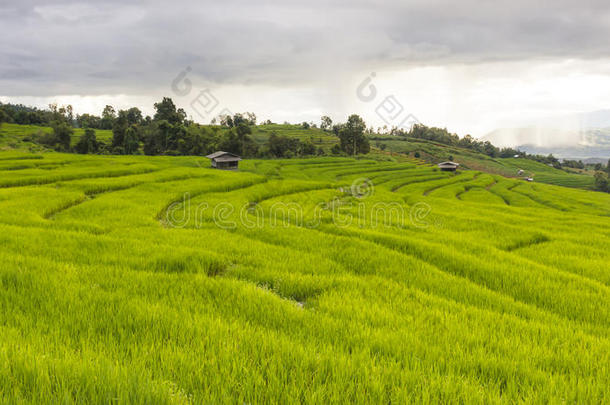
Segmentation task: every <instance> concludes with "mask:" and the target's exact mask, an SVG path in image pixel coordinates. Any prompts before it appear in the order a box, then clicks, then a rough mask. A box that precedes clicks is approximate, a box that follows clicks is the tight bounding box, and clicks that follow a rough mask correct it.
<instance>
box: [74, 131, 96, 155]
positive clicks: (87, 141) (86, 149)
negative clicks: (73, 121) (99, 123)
mask: <svg viewBox="0 0 610 405" xmlns="http://www.w3.org/2000/svg"><path fill="white" fill-rule="evenodd" d="M98 148H99V145H98V143H97V139H96V137H95V131H94V130H93V129H91V128H87V129H85V133H84V134H83V136H81V137H80V139H79V141H78V143H77V144H76V146H75V147H74V149H76V151H77V152H78V153H83V154H84V153H96V152H97V151H98Z"/></svg>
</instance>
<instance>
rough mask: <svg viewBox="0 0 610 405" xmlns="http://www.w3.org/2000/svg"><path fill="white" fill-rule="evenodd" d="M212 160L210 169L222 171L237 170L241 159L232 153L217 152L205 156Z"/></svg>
mask: <svg viewBox="0 0 610 405" xmlns="http://www.w3.org/2000/svg"><path fill="white" fill-rule="evenodd" d="M206 157H207V158H208V159H211V160H212V167H214V168H216V169H224V170H237V167H238V165H239V161H240V160H241V158H240V157H239V156H237V155H236V154H234V153H230V152H223V151H218V152H214V153H212V154H211V155H207V156H206Z"/></svg>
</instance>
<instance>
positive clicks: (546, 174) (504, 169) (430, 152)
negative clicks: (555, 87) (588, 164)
mask: <svg viewBox="0 0 610 405" xmlns="http://www.w3.org/2000/svg"><path fill="white" fill-rule="evenodd" d="M217 128H219V129H220V131H224V130H226V129H222V128H220V127H217ZM251 129H252V138H253V139H254V140H255V142H256V143H257V144H258V145H259V146H262V145H264V144H265V143H266V142H267V141H268V139H269V136H270V135H271V134H272V133H275V134H277V135H281V136H287V137H293V138H298V139H300V140H301V141H308V140H310V141H312V142H313V144H314V145H315V146H316V147H322V148H323V149H324V150H325V151H326V153H329V151H330V148H331V147H332V146H333V145H335V144H336V143H338V138H337V137H336V136H335V135H334V134H333V133H332V132H327V131H322V130H320V129H318V128H303V127H302V126H300V125H292V124H268V125H256V126H252V127H251ZM48 132H51V128H49V127H39V126H33V125H17V124H8V123H5V124H3V125H2V126H0V150H26V151H34V152H37V151H38V152H39V151H44V150H45V148H44V147H42V146H40V145H38V144H36V143H35V142H33V141H32V140H33V138H34V135H36V134H39V133H48ZM83 132H84V130H83V129H80V128H76V129H75V133H74V136H73V139H72V145H75V144H76V143H77V142H78V139H79V138H80V136H81V135H82V134H83ZM96 137H97V139H98V140H101V141H104V142H107V143H108V142H110V140H111V139H112V131H110V130H96ZM371 145H372V146H373V148H374V151H373V154H374V155H383V154H384V152H383V151H381V150H380V149H379V147H380V146H381V145H384V150H385V151H386V152H393V153H398V154H405V155H407V156H410V157H413V156H414V154H415V153H416V152H418V153H419V155H420V158H421V159H422V160H424V161H427V162H429V163H438V162H441V161H444V160H449V158H450V157H452V158H453V160H454V161H456V162H458V163H460V165H461V166H462V167H463V168H466V169H473V170H480V171H484V172H487V173H492V174H500V175H503V176H506V177H524V176H531V177H534V179H535V181H536V182H541V183H547V184H554V185H561V186H567V187H576V188H583V189H592V187H593V184H594V178H593V176H592V172H584V173H578V174H577V173H574V172H567V171H564V170H559V169H555V168H553V167H549V166H548V165H545V164H543V163H539V162H536V161H533V160H528V159H521V158H520V159H514V158H490V157H488V156H486V155H484V154H481V153H476V152H473V151H471V150H468V149H464V148H460V147H455V146H448V145H443V144H440V143H437V142H432V141H427V140H422V139H413V138H410V139H406V140H405V139H403V138H398V137H386V138H375V139H372V140H371ZM395 157H396V155H395ZM398 158H399V159H400V156H398ZM519 170H524V175H523V176H518V175H517V173H518V171H519Z"/></svg>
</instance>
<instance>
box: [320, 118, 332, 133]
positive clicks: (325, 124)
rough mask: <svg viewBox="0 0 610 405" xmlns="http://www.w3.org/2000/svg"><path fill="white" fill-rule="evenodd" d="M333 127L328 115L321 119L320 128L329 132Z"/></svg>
mask: <svg viewBox="0 0 610 405" xmlns="http://www.w3.org/2000/svg"><path fill="white" fill-rule="evenodd" d="M332 126H333V120H332V119H331V118H330V117H329V116H328V115H323V116H322V117H321V118H320V128H321V129H322V130H324V131H328V130H330V129H331V128H332Z"/></svg>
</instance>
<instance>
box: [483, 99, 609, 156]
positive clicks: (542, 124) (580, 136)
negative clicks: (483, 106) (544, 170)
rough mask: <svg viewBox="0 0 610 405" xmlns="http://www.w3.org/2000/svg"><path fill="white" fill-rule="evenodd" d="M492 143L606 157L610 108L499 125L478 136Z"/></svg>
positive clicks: (533, 149) (570, 154) (540, 152)
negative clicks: (521, 124)
mask: <svg viewBox="0 0 610 405" xmlns="http://www.w3.org/2000/svg"><path fill="white" fill-rule="evenodd" d="M482 139H483V140H484V141H489V142H491V143H492V144H494V145H496V146H510V147H517V148H519V149H520V150H523V151H525V152H528V153H537V154H544V155H548V154H549V153H552V154H553V155H555V156H557V157H562V158H577V159H586V158H601V159H608V158H610V110H600V111H594V112H591V113H584V114H572V115H565V116H560V117H555V118H552V119H543V120H539V121H538V122H537V123H536V125H531V126H527V127H523V128H503V129H497V130H495V131H492V132H491V133H489V134H487V135H486V136H484V137H483V138H482Z"/></svg>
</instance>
